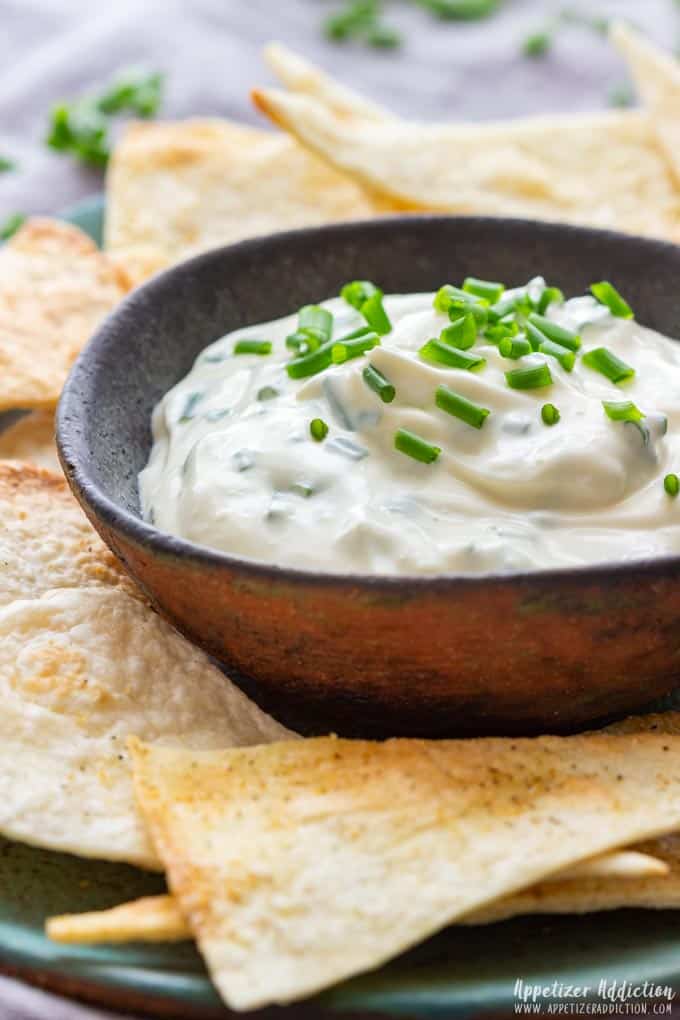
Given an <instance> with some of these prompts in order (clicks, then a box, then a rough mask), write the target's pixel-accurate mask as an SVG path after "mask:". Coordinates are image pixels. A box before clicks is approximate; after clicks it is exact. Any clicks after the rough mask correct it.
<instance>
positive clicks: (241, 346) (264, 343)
mask: <svg viewBox="0 0 680 1020" xmlns="http://www.w3.org/2000/svg"><path fill="white" fill-rule="evenodd" d="M271 352H272V342H271V340H237V341H236V343H235V344H234V354H271Z"/></svg>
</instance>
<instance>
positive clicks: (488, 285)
mask: <svg viewBox="0 0 680 1020" xmlns="http://www.w3.org/2000/svg"><path fill="white" fill-rule="evenodd" d="M463 290H464V291H466V292H467V293H468V294H474V295H476V297H480V298H484V300H485V301H488V302H489V304H490V305H493V304H495V303H496V301H499V300H500V298H501V297H502V296H503V292H504V291H505V285H504V284H502V283H494V282H492V281H491V280H479V279H477V277H476V276H468V277H467V278H466V279H465V280H464V281H463Z"/></svg>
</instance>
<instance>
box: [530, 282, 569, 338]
mask: <svg viewBox="0 0 680 1020" xmlns="http://www.w3.org/2000/svg"><path fill="white" fill-rule="evenodd" d="M552 304H555V305H562V304H564V294H563V293H562V291H561V290H560V288H559V287H546V288H545V290H544V291H543V292H542V293H541V296H540V298H539V299H538V304H537V306H536V308H537V311H538V313H539V315H545V313H546V312H547V311H548V308H549V307H550V305H552ZM551 339H554V337H552V338H551Z"/></svg>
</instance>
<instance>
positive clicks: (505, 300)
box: [487, 294, 517, 322]
mask: <svg viewBox="0 0 680 1020" xmlns="http://www.w3.org/2000/svg"><path fill="white" fill-rule="evenodd" d="M516 303H517V298H516V297H512V296H508V295H507V294H506V296H505V297H502V298H501V299H500V301H496V302H495V303H494V304H493V305H491V307H490V308H488V309H487V314H488V316H489V321H490V322H498V321H499V319H503V318H505V316H506V315H510V314H512V313H513V312H514V311H515V305H516Z"/></svg>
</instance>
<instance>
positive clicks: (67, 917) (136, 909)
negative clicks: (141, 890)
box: [45, 896, 192, 945]
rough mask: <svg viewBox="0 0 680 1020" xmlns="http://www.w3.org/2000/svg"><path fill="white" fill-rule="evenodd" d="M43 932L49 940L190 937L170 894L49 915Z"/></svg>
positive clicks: (169, 939) (87, 941) (92, 941)
mask: <svg viewBox="0 0 680 1020" xmlns="http://www.w3.org/2000/svg"><path fill="white" fill-rule="evenodd" d="M45 934H46V935H47V936H48V937H49V938H51V939H52V941H53V942H65V943H78V944H86V945H87V944H90V945H91V944H95V943H98V942H109V943H118V942H181V941H183V940H184V939H190V938H191V937H192V935H191V932H190V930H189V928H188V926H187V923H186V921H185V920H184V918H183V917H182V914H181V913H180V909H179V907H178V905H177V900H176V899H175V898H174V897H173V896H144V897H143V898H142V899H139V900H132V901H131V902H130V903H123V904H121V906H119V907H112V908H111V909H110V910H93V911H90V912H89V913H86V914H62V915H61V916H60V917H50V918H49V920H48V921H47V923H46V925H45Z"/></svg>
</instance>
